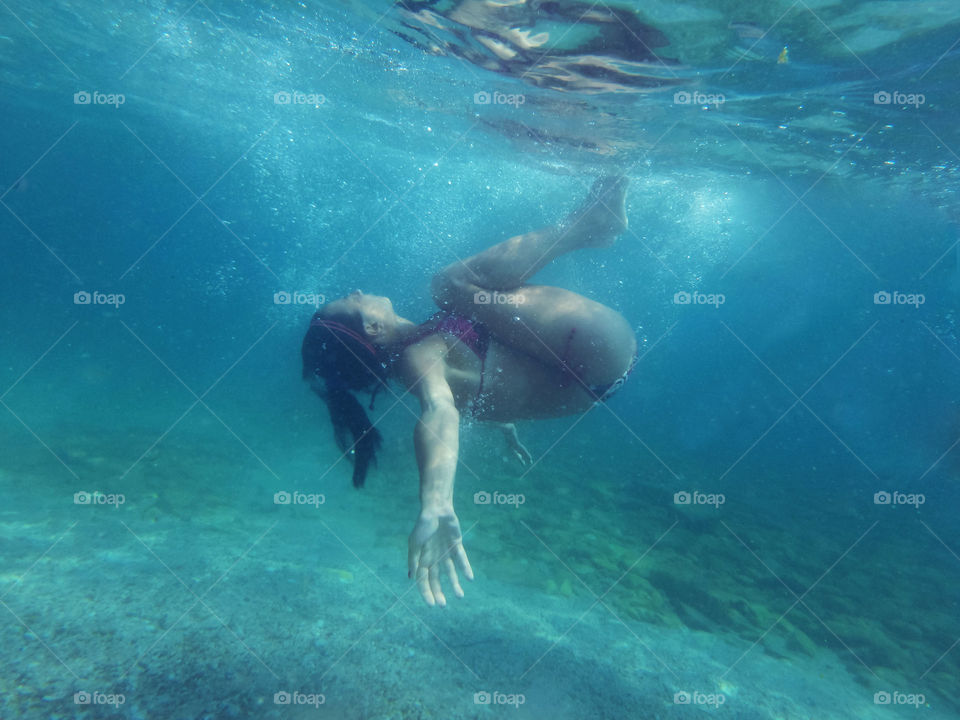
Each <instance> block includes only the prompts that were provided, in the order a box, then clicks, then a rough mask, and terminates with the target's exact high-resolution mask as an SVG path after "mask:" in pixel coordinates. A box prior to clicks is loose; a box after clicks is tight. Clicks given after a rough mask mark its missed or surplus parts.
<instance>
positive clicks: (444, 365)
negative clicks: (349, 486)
mask: <svg viewBox="0 0 960 720" xmlns="http://www.w3.org/2000/svg"><path fill="white" fill-rule="evenodd" d="M626 186H627V180H626V178H623V177H603V178H600V179H599V180H597V182H596V183H594V186H593V188H592V189H591V191H590V195H589V196H588V198H587V200H586V201H585V202H584V203H583V205H582V206H581V207H580V208H579V209H578V210H576V211H575V212H573V213H572V214H571V215H570V216H568V217H567V218H566V220H564V221H563V222H561V223H560V224H558V225H556V226H551V227H547V228H544V229H541V230H535V231H533V232H528V233H525V234H523V235H517V236H515V237H512V238H510V239H508V240H504V241H503V242H501V243H499V244H497V245H494V246H493V247H490V248H488V249H487V250H485V251H483V252H481V253H479V254H477V255H474V256H473V257H470V258H468V259H466V260H463V261H457V262H455V263H453V264H452V265H449V266H448V267H446V268H444V269H443V270H442V271H441V272H439V273H438V274H437V275H436V276H435V277H434V278H433V283H432V293H433V299H434V301H435V302H436V304H437V306H438V307H439V308H440V311H439V312H437V313H436V314H434V315H433V316H432V317H431V318H430V319H428V320H427V321H426V322H424V323H422V324H416V323H414V322H411V321H410V320H407V319H405V318H402V317H400V316H399V315H397V313H396V312H394V309H393V304H392V303H391V302H390V300H389V299H388V298H385V297H379V296H376V295H367V294H364V293H362V292H360V291H359V290H357V291H355V292H353V293H351V294H350V295H348V296H347V297H345V298H343V299H340V300H336V301H335V302H331V303H329V304H327V305H325V306H324V307H323V309H322V310H320V311H319V312H317V313H316V314H315V315H314V316H313V319H312V320H311V322H310V327H309V329H308V330H307V333H306V336H305V337H304V340H303V347H302V356H303V376H304V378H305V379H308V380H310V381H311V383H312V384H313V388H314V390H316V392H317V393H318V394H319V395H320V396H321V397H322V398H323V400H324V401H325V403H326V404H327V407H328V409H329V411H330V419H331V421H332V423H333V429H334V433H335V436H336V439H337V442H338V444H339V446H340V447H341V449H342V450H344V452H348V453H351V454H352V456H353V461H354V469H353V484H354V485H355V486H356V487H361V486H362V485H363V483H364V479H365V477H366V473H367V470H368V468H369V466H370V463H371V462H372V461H373V459H374V455H375V453H376V451H377V449H378V447H379V445H380V433H379V432H378V431H377V429H376V428H375V427H373V425H372V424H371V422H370V419H369V418H368V417H367V414H366V412H365V410H364V408H363V406H362V405H361V404H360V403H359V401H358V400H357V399H356V397H355V396H354V393H356V392H370V393H373V394H375V393H376V392H377V390H379V389H380V387H381V386H385V385H386V384H387V383H388V382H389V381H391V380H395V381H397V382H399V383H400V384H402V385H403V386H405V387H406V389H407V390H408V391H409V392H410V393H412V394H413V395H414V396H415V397H416V398H417V399H418V400H419V401H420V418H419V421H418V422H417V425H416V428H415V430H414V435H413V443H414V450H415V452H416V458H417V465H418V467H419V474H420V515H419V517H418V518H417V522H416V525H415V526H414V528H413V532H412V533H411V534H410V539H409V553H408V567H409V577H411V578H415V579H416V583H417V587H418V589H419V591H420V594H421V595H422V597H423V599H424V601H425V602H426V603H427V604H428V605H435V604H438V605H441V606H443V605H446V598H445V597H444V594H443V590H442V588H441V576H442V575H444V574H445V575H446V576H447V578H448V579H449V581H450V585H451V587H452V588H453V592H454V593H455V594H456V595H457V596H458V597H463V589H462V588H461V586H460V581H459V578H458V575H457V571H458V570H459V571H460V572H462V573H463V574H464V575H465V576H466V577H467V578H468V579H471V580H472V579H473V570H472V569H471V567H470V561H469V560H468V559H467V553H466V551H465V550H464V548H463V538H462V535H461V532H460V522H459V520H458V518H457V515H456V513H455V512H454V507H453V485H454V476H455V474H456V468H457V453H458V445H459V431H460V417H461V415H464V414H467V415H470V416H472V417H474V418H476V419H477V420H481V421H490V422H494V423H498V424H501V425H502V427H503V429H504V431H505V432H506V437H507V440H508V442H509V443H510V445H511V448H512V449H513V450H514V452H515V453H516V454H517V456H518V457H519V459H520V460H521V461H522V462H529V461H530V455H529V453H527V451H526V449H525V448H524V447H523V446H522V445H521V444H520V442H519V440H518V439H517V435H516V430H515V429H514V426H513V425H512V424H511V423H512V421H514V420H519V419H529V418H548V417H561V416H564V415H573V414H580V413H583V412H585V411H587V410H588V409H589V408H590V407H591V406H592V405H594V404H595V403H598V402H603V401H605V400H606V399H607V398H608V397H610V395H611V394H612V393H613V392H615V391H616V390H617V389H619V387H620V386H621V385H622V384H623V382H624V381H625V380H626V377H627V375H628V374H629V373H630V371H631V370H632V369H633V365H634V363H635V362H636V351H637V342H636V338H635V336H634V333H633V330H632V329H631V327H630V325H629V323H628V322H627V321H626V320H625V319H624V317H623V316H622V315H620V314H619V313H618V312H616V311H615V310H612V309H611V308H608V307H606V306H605V305H601V304H600V303H597V302H595V301H593V300H590V299H588V298H586V297H583V296H582V295H578V294H577V293H574V292H571V291H569V290H565V289H563V288H559V287H549V286H545V285H533V284H530V283H529V281H530V279H531V278H532V277H533V276H534V275H536V274H537V272H539V270H540V269H541V268H543V267H544V266H545V265H547V264H548V263H550V262H551V261H552V260H554V259H555V258H557V257H559V256H561V255H564V254H565V253H568V252H573V251H574V250H580V249H583V248H600V247H607V246H609V245H611V244H613V242H614V240H615V239H616V237H617V236H618V235H619V234H620V233H622V232H623V231H624V230H625V229H626V227H627V219H626V212H625V195H626ZM494 369H495V371H491V370H494ZM371 402H372V401H371ZM348 435H349V439H348Z"/></svg>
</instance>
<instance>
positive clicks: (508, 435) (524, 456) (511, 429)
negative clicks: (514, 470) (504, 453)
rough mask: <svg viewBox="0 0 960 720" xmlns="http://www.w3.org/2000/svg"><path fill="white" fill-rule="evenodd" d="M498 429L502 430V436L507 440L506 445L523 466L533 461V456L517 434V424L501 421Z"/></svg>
mask: <svg viewBox="0 0 960 720" xmlns="http://www.w3.org/2000/svg"><path fill="white" fill-rule="evenodd" d="M500 429H501V430H503V436H504V438H505V439H506V441H507V447H508V448H510V450H511V451H512V452H513V456H514V457H515V458H516V459H517V460H519V461H520V464H521V465H523V466H524V467H527V466H528V465H530V463H531V462H533V456H532V455H530V451H529V450H527V449H526V448H525V447H524V446H523V443H521V442H520V438H519V436H518V435H517V426H516V425H514V424H513V423H502V424H501V425H500Z"/></svg>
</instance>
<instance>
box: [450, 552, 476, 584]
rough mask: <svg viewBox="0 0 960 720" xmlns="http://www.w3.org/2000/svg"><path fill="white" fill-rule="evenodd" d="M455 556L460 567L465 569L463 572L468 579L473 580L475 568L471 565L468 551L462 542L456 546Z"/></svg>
mask: <svg viewBox="0 0 960 720" xmlns="http://www.w3.org/2000/svg"><path fill="white" fill-rule="evenodd" d="M453 557H454V559H455V560H456V561H457V565H459V566H460V569H461V570H463V574H464V575H465V576H466V578H467V580H473V568H472V567H470V561H469V560H468V559H467V551H466V550H464V549H463V545H462V544H461V545H457V547H456V548H454V550H453ZM448 559H449V558H448Z"/></svg>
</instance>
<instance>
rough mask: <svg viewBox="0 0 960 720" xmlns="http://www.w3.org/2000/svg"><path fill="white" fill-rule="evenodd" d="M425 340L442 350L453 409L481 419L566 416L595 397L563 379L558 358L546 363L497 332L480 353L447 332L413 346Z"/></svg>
mask: <svg viewBox="0 0 960 720" xmlns="http://www.w3.org/2000/svg"><path fill="white" fill-rule="evenodd" d="M423 343H431V344H433V345H434V346H435V347H436V348H437V349H438V350H439V351H440V352H441V353H442V356H443V363H444V376H445V378H446V380H447V384H448V385H449V386H450V390H451V392H452V393H453V397H454V403H455V404H456V406H457V409H458V410H459V411H460V412H462V413H468V414H470V415H472V416H473V417H475V418H477V419H479V420H491V421H497V422H509V421H512V420H520V419H524V418H538V417H556V416H558V415H570V414H575V413H581V412H584V411H585V410H587V409H588V408H589V407H590V406H591V404H592V402H593V399H592V398H591V397H590V396H589V394H588V393H587V392H586V391H585V390H584V389H583V388H582V387H581V386H580V385H579V383H577V382H572V383H571V382H569V381H567V382H564V381H563V380H564V378H563V373H562V370H561V369H560V367H559V363H558V365H557V366H555V367H549V366H546V365H545V364H543V363H542V362H540V361H539V360H536V359H534V358H531V357H529V356H527V355H525V354H522V353H519V352H517V351H516V350H514V349H513V348H511V347H510V346H508V345H504V344H503V343H501V342H499V341H498V340H497V339H496V337H490V338H489V342H488V343H487V346H486V353H485V354H484V355H483V357H481V356H480V355H478V353H477V352H476V351H475V350H473V349H471V347H470V346H468V344H467V343H465V342H462V341H461V339H460V338H458V337H456V336H455V335H453V334H450V333H445V332H440V333H434V334H430V335H427V336H426V337H424V338H422V339H420V340H418V341H417V342H416V343H414V344H413V345H411V347H416V346H419V345H421V344H423ZM441 343H442V346H441V345H440V344H441ZM405 354H406V353H405Z"/></svg>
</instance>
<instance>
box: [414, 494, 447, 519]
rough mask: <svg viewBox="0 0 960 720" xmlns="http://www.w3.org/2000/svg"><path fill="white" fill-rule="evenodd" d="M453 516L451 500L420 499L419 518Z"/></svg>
mask: <svg viewBox="0 0 960 720" xmlns="http://www.w3.org/2000/svg"><path fill="white" fill-rule="evenodd" d="M452 514H453V498H430V499H427V498H422V499H421V500H420V516H421V517H441V516H443V515H452Z"/></svg>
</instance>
